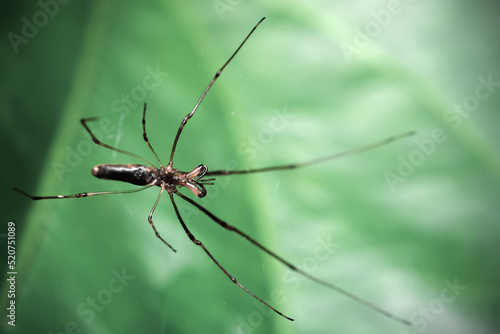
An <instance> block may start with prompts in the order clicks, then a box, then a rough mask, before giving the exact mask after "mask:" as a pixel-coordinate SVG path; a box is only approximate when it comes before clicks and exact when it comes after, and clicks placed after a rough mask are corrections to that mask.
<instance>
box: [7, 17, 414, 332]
mask: <svg viewBox="0 0 500 334" xmlns="http://www.w3.org/2000/svg"><path fill="white" fill-rule="evenodd" d="M264 19H265V17H264V18H262V19H261V20H260V21H259V22H258V23H257V24H256V25H255V26H254V27H253V29H252V30H251V31H250V33H248V35H247V36H246V37H245V39H244V40H243V42H241V44H240V45H239V46H238V48H237V49H236V51H234V53H233V54H232V55H231V57H229V59H228V60H227V61H226V62H225V63H224V65H222V67H221V68H220V69H219V70H218V71H217V73H215V75H214V77H213V78H212V80H211V81H210V83H209V84H208V86H207V87H206V88H205V90H204V91H203V93H202V95H201V97H200V98H199V99H198V101H197V102H196V104H195V106H194V108H193V110H192V111H191V112H190V113H189V114H187V115H186V116H185V117H184V118H183V120H182V122H181V124H180V126H179V128H178V130H177V134H176V136H175V139H174V142H173V145H172V151H171V153H170V160H169V162H168V164H167V165H163V163H162V162H161V161H160V159H159V157H158V155H157V154H156V152H155V150H154V149H153V147H152V146H151V143H150V142H149V139H148V136H147V134H146V103H145V104H144V109H143V113H142V130H143V139H144V141H145V142H146V144H147V146H148V147H149V149H150V150H151V152H153V155H154V157H155V159H156V161H157V162H158V164H159V167H156V166H155V165H154V164H153V163H151V162H149V161H147V160H146V159H144V158H142V157H140V156H139V155H136V154H134V153H131V152H128V151H124V150H122V149H119V148H116V147H112V146H110V145H108V144H105V143H103V142H101V141H100V140H99V139H98V138H96V137H95V136H94V134H93V133H92V130H91V129H90V128H89V126H88V125H87V123H88V122H91V121H96V120H97V118H84V119H81V120H80V121H81V123H82V125H83V127H84V128H85V130H86V131H87V132H88V133H89V135H90V137H91V138H92V141H93V142H94V143H95V144H97V145H100V146H103V147H105V148H107V149H110V150H113V151H116V152H119V153H121V154H125V155H128V156H130V157H132V158H135V159H138V160H140V161H142V162H143V163H144V165H141V164H102V165H97V166H94V167H93V168H92V174H93V175H94V176H95V177H97V178H101V179H108V180H117V181H122V182H127V183H131V184H134V185H137V186H140V187H139V188H135V189H131V190H122V191H102V192H82V193H77V194H72V195H55V196H32V195H29V194H28V193H26V192H24V191H22V190H20V189H18V188H14V189H15V190H16V191H18V192H20V193H21V194H23V195H25V196H27V197H29V198H31V199H33V200H41V199H63V198H82V197H90V196H97V195H105V194H123V193H133V192H138V191H142V190H145V189H147V188H152V187H154V186H158V187H159V188H160V193H159V194H158V197H157V199H156V201H155V203H154V205H153V208H152V209H151V212H150V213H149V216H148V222H149V224H150V225H151V227H152V228H153V231H154V233H155V234H156V236H157V237H158V238H159V239H160V240H161V241H162V242H163V243H164V244H165V245H167V246H168V247H169V248H170V249H172V250H173V251H174V252H175V251H176V250H175V249H174V248H173V247H172V246H171V245H170V244H169V243H168V242H167V241H166V240H165V239H163V237H162V236H161V235H160V234H159V233H158V231H157V230H156V227H155V225H154V223H153V213H154V211H155V209H156V207H157V205H158V202H159V200H160V198H161V196H162V194H163V193H164V192H166V193H167V194H168V196H169V198H170V201H171V203H172V206H173V208H174V211H175V214H176V216H177V218H178V220H179V222H180V224H181V226H182V228H183V229H184V231H185V233H186V234H187V236H188V237H189V239H190V240H191V241H192V242H193V243H194V244H195V245H197V246H199V247H201V248H202V249H203V251H204V252H205V253H206V254H207V255H208V256H209V257H210V259H212V261H213V262H214V263H215V264H216V265H217V266H218V267H219V269H220V270H222V271H223V272H224V274H225V275H226V276H227V277H228V278H229V279H230V280H231V282H232V283H234V284H236V285H237V286H238V287H240V288H241V289H243V290H244V291H245V292H247V293H248V294H250V295H251V296H252V297H254V298H255V299H257V300H258V301H259V302H261V303H262V304H264V305H265V306H267V307H268V308H270V309H271V310H273V311H274V312H276V313H277V314H279V315H280V316H282V317H284V318H286V319H288V320H292V321H293V320H294V319H292V318H290V317H289V316H287V315H285V314H283V313H282V312H280V311H279V310H277V309H276V308H274V307H273V306H271V305H270V304H268V303H267V302H265V301H264V300H263V299H261V298H260V297H259V296H257V295H256V294H255V293H253V292H252V291H250V290H249V289H248V288H246V287H245V286H244V285H243V284H241V283H240V282H239V281H238V280H236V278H235V277H234V276H233V275H231V274H230V273H229V272H228V271H227V270H226V269H225V268H224V267H223V266H222V265H221V264H220V263H219V261H217V260H216V259H215V257H214V256H213V255H212V254H211V253H210V251H209V250H208V249H207V248H206V247H205V245H204V244H203V243H202V242H201V241H200V240H199V239H197V238H196V237H195V236H194V235H193V234H192V233H191V232H190V230H189V229H188V227H187V226H186V224H185V223H184V220H183V219H182V217H181V214H180V212H179V210H178V208H177V204H176V202H175V196H177V197H179V198H181V199H182V200H184V201H186V202H188V203H189V204H191V205H193V206H194V207H195V208H197V209H198V210H200V211H201V212H203V213H204V214H205V215H207V216H208V217H209V218H210V219H212V220H213V221H214V222H215V223H217V224H219V225H220V226H221V227H223V228H225V229H226V230H229V231H232V232H235V233H237V234H239V235H240V236H241V237H243V238H244V239H245V240H247V241H249V242H251V243H252V244H253V245H255V246H256V247H258V248H260V249H261V250H262V251H264V252H265V253H267V254H268V255H270V256H271V257H273V258H275V259H276V260H278V261H279V262H281V263H282V264H284V265H285V266H287V267H288V268H289V269H291V270H293V271H295V272H297V273H298V274H300V275H302V276H304V277H307V278H308V279H310V280H312V281H315V282H317V283H319V284H321V285H323V286H325V287H327V288H329V289H331V290H334V291H336V292H338V293H340V294H342V295H344V296H346V297H348V298H350V299H352V300H354V301H357V302H358V303H361V304H363V305H365V306H367V307H369V308H371V309H372V310H374V311H376V312H378V313H380V314H383V315H384V316H386V317H388V318H391V319H393V320H395V321H398V322H401V323H403V324H406V325H411V323H410V322H409V321H408V320H405V319H402V318H400V317H398V316H395V315H394V314H392V313H390V312H388V311H386V310H384V309H382V308H380V307H379V306H376V305H374V304H373V303H371V302H369V301H366V300H364V299H362V298H360V297H358V296H356V295H354V294H352V293H350V292H348V291H346V290H344V289H341V288H339V287H337V286H336V285H333V284H331V283H329V282H326V281H323V280H321V279H319V278H317V277H315V276H312V275H310V274H308V273H307V272H305V271H303V270H301V269H300V268H298V267H296V266H295V265H293V264H292V263H291V262H289V261H287V260H285V259H284V258H283V257H281V256H279V255H278V254H276V253H274V252H273V251H271V250H270V249H268V248H267V247H265V246H264V245H262V244H261V243H260V242H258V241H257V240H255V239H254V238H252V237H251V236H249V235H248V234H246V233H245V232H243V231H241V230H240V229H238V228H237V227H235V226H233V225H230V224H228V223H227V222H226V221H224V220H222V219H221V218H219V217H217V216H215V215H214V214H213V213H211V212H210V211H208V210H207V209H206V208H204V207H203V206H202V205H200V204H198V203H197V202H195V201H194V200H192V199H191V198H189V197H187V196H186V195H184V194H183V193H182V192H180V191H179V190H180V189H183V188H187V189H189V190H190V191H191V192H192V193H193V194H194V195H195V196H197V197H199V198H202V197H204V196H205V195H206V194H207V189H206V188H205V186H209V185H213V181H214V180H215V178H205V177H207V176H212V177H213V176H226V175H233V174H250V173H261V172H268V171H277V170H289V169H296V168H302V167H306V166H310V165H315V164H319V163H323V162H326V161H329V160H333V159H338V158H341V157H346V156H350V155H354V154H358V153H361V152H365V151H368V150H372V149H374V148H377V147H380V146H382V145H386V144H389V143H391V142H394V141H396V140H399V139H402V138H406V137H409V136H412V135H414V134H415V132H413V131H411V132H406V133H403V134H399V135H396V136H392V137H389V138H386V139H384V140H381V141H378V142H376V143H372V144H370V145H366V146H363V147H359V148H356V149H353V150H349V151H345V152H342V153H337V154H333V155H328V156H324V157H321V158H318V159H314V160H310V161H306V162H301V163H295V164H288V165H281V166H273V167H264V168H257V169H250V170H215V171H209V170H208V168H207V166H205V165H203V164H201V165H199V166H197V167H195V168H194V169H192V170H191V171H180V170H178V169H176V168H174V166H173V160H174V154H175V150H176V147H177V142H178V140H179V137H180V135H181V133H182V130H183V129H184V127H185V126H186V124H187V122H188V121H189V120H190V119H191V117H193V115H194V113H195V112H196V110H198V107H199V106H200V104H201V102H202V101H203V99H204V98H205V96H206V95H207V93H208V91H209V90H210V88H211V87H212V86H213V84H214V83H215V81H216V80H217V78H219V76H220V74H221V73H222V71H223V70H224V69H225V68H226V66H227V65H228V64H229V63H230V62H231V60H232V59H233V58H234V57H235V56H236V54H237V53H238V51H240V49H241V48H242V47H243V45H244V44H245V43H246V41H247V40H248V39H249V38H250V36H251V35H252V33H253V32H254V31H255V29H257V27H258V26H259V25H260V24H261V23H262V21H264Z"/></svg>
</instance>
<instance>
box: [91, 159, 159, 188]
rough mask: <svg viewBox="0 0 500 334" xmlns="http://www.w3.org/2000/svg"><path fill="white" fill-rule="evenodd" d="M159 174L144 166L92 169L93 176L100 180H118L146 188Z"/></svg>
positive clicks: (99, 166) (105, 166) (114, 166)
mask: <svg viewBox="0 0 500 334" xmlns="http://www.w3.org/2000/svg"><path fill="white" fill-rule="evenodd" d="M156 174H157V173H155V172H154V171H152V170H151V168H148V167H146V166H143V165H138V164H129V165H109V164H105V165H97V166H95V167H94V168H92V175H94V176H95V177H98V178H100V179H105V180H116V181H123V182H128V183H132V184H135V185H138V186H145V185H147V184H149V183H151V182H153V181H154V180H155V179H156V178H157V175H156Z"/></svg>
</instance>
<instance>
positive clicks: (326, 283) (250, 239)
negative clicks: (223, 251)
mask: <svg viewBox="0 0 500 334" xmlns="http://www.w3.org/2000/svg"><path fill="white" fill-rule="evenodd" d="M176 195H178V196H179V197H181V198H182V199H184V200H185V201H186V202H189V203H190V204H192V205H194V206H195V207H196V208H197V209H199V210H200V211H202V212H203V213H204V214H206V215H207V216H208V217H210V219H212V220H213V221H214V222H216V223H217V224H219V225H220V226H222V227H223V228H225V229H226V230H228V231H232V232H235V233H237V234H239V235H240V236H242V237H243V239H245V240H247V241H249V242H251V243H252V244H254V245H255V246H257V247H258V248H260V249H261V250H262V251H264V252H265V253H267V254H269V255H270V256H271V257H273V258H275V259H276V260H278V261H279V262H281V263H283V264H284V265H285V266H287V267H288V268H290V270H293V271H295V272H297V273H298V274H300V275H302V276H304V277H306V278H308V279H310V280H312V281H314V282H316V283H318V284H320V285H323V286H325V287H327V288H329V289H331V290H334V291H336V292H338V293H340V294H342V295H344V296H346V297H348V298H350V299H352V300H354V301H356V302H358V303H360V304H363V305H365V306H367V307H369V308H371V309H372V310H374V311H376V312H378V313H380V314H382V315H384V316H386V317H388V318H390V319H394V320H396V321H398V322H400V323H403V324H405V325H408V326H411V322H410V321H408V320H405V319H402V318H400V317H398V316H396V315H394V314H392V313H390V312H388V311H386V310H384V309H382V308H380V307H378V306H376V305H374V304H373V303H370V302H369V301H366V300H364V299H362V298H360V297H358V296H356V295H354V294H352V293H350V292H348V291H346V290H344V289H341V288H339V287H338V286H336V285H333V284H331V283H328V282H325V281H323V280H321V279H319V278H317V277H314V276H312V275H310V274H308V273H307V272H305V271H303V270H301V269H299V268H298V267H296V266H295V265H293V264H292V263H290V262H289V261H287V260H285V259H284V258H282V257H281V256H279V255H277V254H276V253H274V252H273V251H271V250H269V249H268V248H267V247H265V246H263V245H262V244H261V243H259V242H258V241H256V240H255V239H253V238H252V237H250V236H249V235H248V234H246V233H244V232H242V231H241V230H239V229H238V228H236V227H235V226H232V225H230V224H228V223H226V222H225V221H223V220H222V219H220V218H218V217H217V216H215V215H214V214H213V213H211V212H210V211H208V210H207V209H205V208H204V207H203V206H201V205H200V204H198V203H196V202H195V201H193V200H192V199H190V198H189V197H187V196H184V195H183V194H181V193H179V192H177V193H176Z"/></svg>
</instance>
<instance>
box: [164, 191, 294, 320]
mask: <svg viewBox="0 0 500 334" xmlns="http://www.w3.org/2000/svg"><path fill="white" fill-rule="evenodd" d="M176 194H177V195H179V196H180V197H181V198H182V199H187V197H185V196H183V195H181V194H179V193H178V192H176ZM169 196H170V200H171V201H172V205H173V206H174V210H175V214H176V215H177V218H178V219H179V222H180V223H181V225H182V228H183V229H184V231H185V232H186V234H187V236H188V237H189V239H190V240H191V241H192V242H193V243H194V244H195V245H197V246H200V247H201V248H202V249H203V251H204V252H205V253H206V254H207V255H208V256H209V257H210V259H212V261H213V262H214V263H215V264H216V265H217V267H219V269H220V270H222V271H223V272H224V274H225V275H226V276H227V277H228V278H229V279H230V280H231V282H233V283H234V284H236V285H237V286H239V287H240V288H241V289H243V290H245V291H246V292H247V293H248V294H250V295H251V296H252V297H254V298H255V299H257V300H258V301H259V302H261V303H262V304H264V305H266V306H267V307H269V308H270V309H271V310H273V311H274V312H276V313H278V314H279V315H281V316H282V317H284V318H286V319H288V320H291V321H293V319H292V318H290V317H288V316H286V315H284V314H283V313H281V312H280V311H278V310H277V309H275V308H274V307H272V306H271V305H269V304H268V303H266V302H265V301H264V300H262V299H261V298H260V297H258V296H257V295H256V294H254V293H253V292H252V291H250V290H248V289H247V288H246V287H245V286H244V285H243V284H241V283H239V282H238V281H237V280H236V278H234V276H232V275H231V274H230V273H229V272H228V271H227V270H226V269H224V267H223V266H222V265H221V264H220V263H219V261H217V260H216V259H215V258H214V256H213V255H212V254H211V253H210V252H209V251H208V249H207V248H206V247H205V245H203V243H202V242H201V241H199V240H198V239H196V238H195V236H194V235H193V234H192V233H191V232H190V231H189V229H188V228H187V226H186V224H185V223H184V221H183V219H182V217H181V215H180V213H179V210H178V209H177V205H176V204H175V200H174V196H173V194H170V193H169ZM188 202H190V203H191V200H188Z"/></svg>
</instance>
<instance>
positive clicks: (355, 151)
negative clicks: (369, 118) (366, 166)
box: [205, 131, 416, 176]
mask: <svg viewBox="0 0 500 334" xmlns="http://www.w3.org/2000/svg"><path fill="white" fill-rule="evenodd" d="M415 133H416V132H415V131H409V132H405V133H402V134H399V135H396V136H392V137H389V138H386V139H383V140H381V141H378V142H376V143H373V144H370V145H365V146H361V147H358V148H355V149H353V150H349V151H345V152H341V153H336V154H332V155H328V156H326V157H322V158H318V159H314V160H309V161H306V162H302V163H297V164H289V165H282V166H274V167H265V168H256V169H248V170H215V171H208V172H207V173H206V174H205V175H206V176H209V175H232V174H251V173H260V172H269V171H274V170H286V169H295V168H301V167H306V166H311V165H316V164H319V163H322V162H326V161H329V160H335V159H340V158H344V157H348V156H351V155H355V154H359V153H362V152H366V151H369V150H373V149H375V148H377V147H380V146H383V145H387V144H389V143H392V142H394V141H396V140H399V139H403V138H406V137H410V136H413V135H415Z"/></svg>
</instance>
